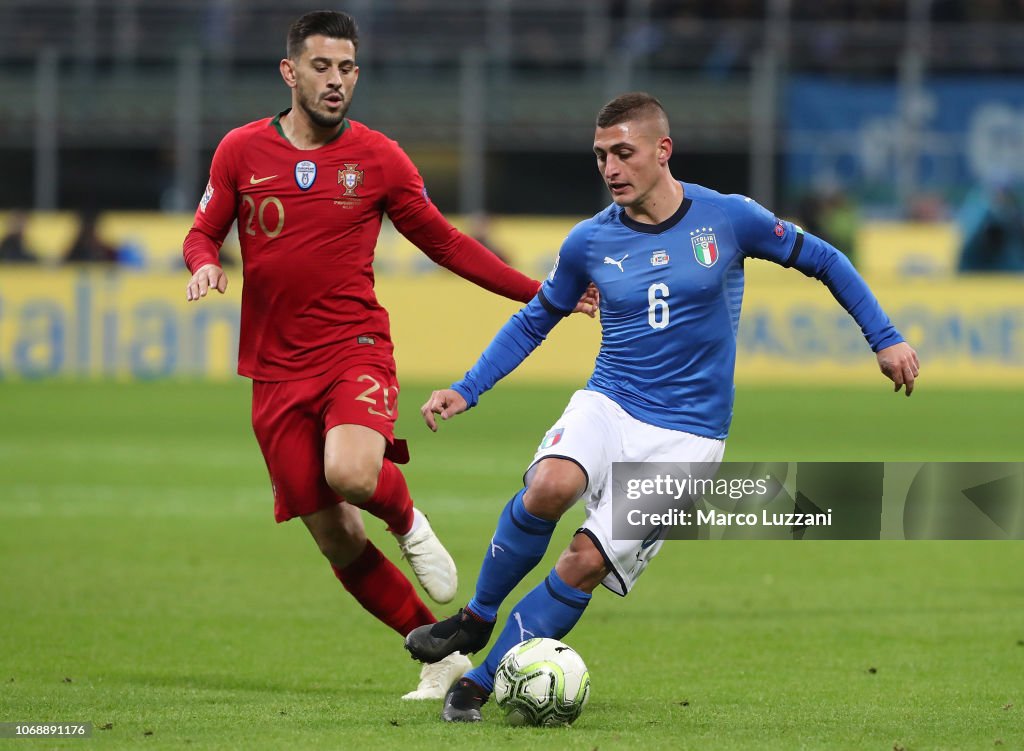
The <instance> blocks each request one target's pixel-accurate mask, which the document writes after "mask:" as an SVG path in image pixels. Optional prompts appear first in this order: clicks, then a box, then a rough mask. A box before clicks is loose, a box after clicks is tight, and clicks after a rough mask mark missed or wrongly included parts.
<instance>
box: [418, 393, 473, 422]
mask: <svg viewBox="0 0 1024 751" xmlns="http://www.w3.org/2000/svg"><path fill="white" fill-rule="evenodd" d="M467 409H469V405H468V404H467V403H466V400H465V398H464V397H463V396H462V394H460V393H459V392H458V391H456V390H455V389H441V390H440V391H435V392H433V393H432V394H431V395H430V398H429V399H427V403H426V404H424V405H423V406H422V407H420V414H421V415H423V421H424V422H425V423H426V424H427V427H428V428H430V429H431V430H432V431H434V432H435V433H436V432H437V420H436V419H435V418H434V415H441V419H442V420H447V419H448V418H450V417H455V415H457V414H459V413H460V412H465V411H466V410H467Z"/></svg>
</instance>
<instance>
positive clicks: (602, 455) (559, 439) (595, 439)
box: [523, 391, 725, 596]
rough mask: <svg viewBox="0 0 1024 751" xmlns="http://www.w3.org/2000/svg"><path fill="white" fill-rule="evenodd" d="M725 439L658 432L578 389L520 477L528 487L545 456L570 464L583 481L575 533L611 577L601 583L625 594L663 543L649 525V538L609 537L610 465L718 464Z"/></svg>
mask: <svg viewBox="0 0 1024 751" xmlns="http://www.w3.org/2000/svg"><path fill="white" fill-rule="evenodd" d="M724 453H725V441H720V440H717V439H715V438H705V437H704V436H699V435H694V434H693V433H685V432H683V431H681V430H669V429H668V428H659V427H657V426H655V425H651V424H649V423H646V422H641V421H640V420H637V419H636V418H635V417H632V416H630V415H629V414H627V413H626V411H625V410H624V409H622V407H620V406H619V405H618V404H616V403H615V402H614V401H612V400H611V399H609V398H608V397H607V396H605V395H604V394H601V393H598V392H597V391H577V392H576V393H575V394H573V396H572V399H570V400H569V404H568V406H567V407H566V408H565V411H564V412H563V413H562V416H561V417H559V418H558V420H557V421H556V422H555V424H554V425H553V426H552V427H551V430H549V431H548V432H547V434H546V435H545V436H544V440H543V441H542V442H541V445H540V447H539V448H538V449H537V453H536V454H535V455H534V457H533V462H531V464H530V466H529V468H528V469H527V470H526V474H525V476H524V478H523V480H524V483H525V484H526V485H527V486H529V484H530V480H531V479H532V478H533V472H534V469H535V468H536V467H537V463H538V462H539V461H540V460H541V459H546V458H549V457H553V458H559V459H568V460H570V461H573V462H575V463H576V464H578V465H579V466H580V468H581V469H582V470H583V473H584V474H585V475H586V477H587V487H586V490H584V491H583V498H584V499H585V500H586V505H587V518H586V520H585V521H584V522H583V526H582V527H580V528H579V529H578V530H577V534H579V533H582V534H585V535H587V537H589V538H590V539H591V540H592V541H593V543H594V545H596V546H597V549H598V550H599V551H601V555H602V556H603V557H604V560H605V565H607V566H608V568H609V569H610V570H611V573H610V574H608V576H607V577H605V579H604V581H603V582H602V584H604V586H606V587H607V588H608V589H610V590H611V591H612V592H615V593H616V594H618V595H622V596H625V595H626V594H628V593H629V591H630V590H631V589H632V588H633V584H634V583H636V580H637V578H638V577H639V576H640V574H642V573H643V571H644V569H645V568H647V564H648V563H650V561H651V559H652V558H654V556H656V555H657V554H658V551H659V550H660V549H661V545H662V542H664V540H662V539H661V537H660V536H659V532H658V531H657V529H656V528H655V527H653V526H652V535H653V537H652V536H650V535H649V536H648V539H646V540H643V541H640V540H616V539H614V537H613V535H612V463H613V462H687V463H688V462H701V463H706V464H711V465H717V464H718V463H719V462H721V461H722V455H723V454H724Z"/></svg>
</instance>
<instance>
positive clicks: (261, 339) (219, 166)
mask: <svg viewBox="0 0 1024 751" xmlns="http://www.w3.org/2000/svg"><path fill="white" fill-rule="evenodd" d="M282 114H284V113H282ZM280 117H281V115H278V116H277V117H274V118H266V119H263V120H258V121H256V122H253V123H249V124H248V125H244V126H242V127H241V128H236V129H235V130H233V131H231V132H230V133H228V134H227V135H226V136H225V137H224V139H223V140H222V141H221V143H220V145H219V146H218V147H217V151H216V153H215V154H214V156H213V163H212V165H211V166H210V182H209V185H208V186H207V188H206V192H205V193H204V194H203V198H202V200H201V201H200V204H199V208H198V210H197V211H196V216H195V222H194V223H193V225H192V229H191V230H190V231H189V233H188V236H187V237H186V238H185V243H184V254H185V262H186V263H187V264H188V268H189V270H190V271H192V272H193V273H194V272H195V271H196V269H198V268H199V267H200V266H202V265H204V264H207V263H217V262H218V261H217V259H218V251H219V249H220V245H221V243H222V242H223V241H224V237H225V236H226V235H227V233H228V231H229V230H230V228H231V224H232V223H233V222H234V221H235V219H236V218H237V219H238V237H239V241H240V244H241V248H242V271H243V274H244V276H245V284H244V286H243V288H242V316H241V334H240V340H239V351H238V372H239V373H240V374H241V375H244V376H248V377H249V378H253V379H256V380H261V381H288V380H295V379H299V378H308V377H311V376H315V375H319V374H320V373H323V372H325V371H327V370H328V369H329V368H331V367H333V366H334V365H335V364H337V363H339V362H340V361H341V360H343V359H344V358H346V357H358V356H359V354H360V353H362V352H365V355H366V356H367V357H370V358H373V359H376V358H375V356H379V355H386V356H387V357H389V358H390V357H391V356H392V351H393V347H392V344H391V332H390V326H389V321H388V315H387V311H385V310H384V308H383V307H382V306H381V305H380V303H379V302H378V301H377V297H376V295H375V294H374V290H373V283H374V277H373V255H374V247H375V245H376V243H377V236H378V235H379V233H380V228H381V221H382V218H383V216H384V214H385V213H387V215H388V216H389V217H390V219H391V221H392V223H393V224H394V225H395V228H396V229H398V231H399V232H401V233H402V234H403V235H405V236H406V237H407V238H409V239H410V240H411V241H412V242H413V243H414V244H415V245H416V246H417V247H418V248H420V250H422V251H423V252H424V253H426V254H427V255H428V256H429V257H430V258H431V259H433V260H434V261H435V262H437V263H439V264H441V265H443V266H445V267H446V268H449V269H451V270H452V271H454V272H455V273H457V274H459V275H460V276H462V277H464V278H466V279H469V280H470V281H473V282H475V283H477V284H479V285H480V286H481V287H484V288H485V289H488V290H490V291H492V292H495V293H497V294H501V295H504V296H505V297H509V298H511V299H514V300H519V301H520V302H527V301H529V300H530V299H531V298H532V297H533V296H534V295H535V294H536V292H537V289H538V288H539V283H538V282H536V281H534V280H533V279H530V278H529V277H527V276H524V275H523V274H521V273H519V272H518V271H516V270H515V269H512V268H510V267H509V266H507V265H505V264H504V263H502V262H501V261H500V260H499V259H498V258H497V257H496V256H495V255H494V254H493V253H491V252H490V251H489V250H487V249H486V248H484V247H483V246H482V245H480V244H479V243H478V242H476V241H475V240H473V239H472V238H469V237H467V236H466V235H463V234H462V233H461V232H458V231H457V230H456V229H455V228H454V227H452V226H451V225H450V224H449V223H448V222H447V220H445V219H444V217H443V216H441V213H440V212H439V211H438V210H437V208H436V207H435V206H434V205H433V204H432V203H431V202H430V200H429V199H428V198H427V194H426V191H425V189H424V187H423V179H422V178H421V177H420V175H419V173H418V172H417V170H416V167H415V166H414V165H413V163H412V161H411V160H410V159H409V157H408V156H407V155H406V154H405V152H404V151H402V149H401V148H400V147H399V146H398V144H397V143H395V142H394V141H392V140H391V139H389V138H387V137H386V136H384V135H383V134H382V133H379V132H377V131H375V130H371V129H370V128H367V127H366V126H365V125H362V124H361V123H357V122H354V121H352V120H345V121H344V123H343V124H342V125H341V127H340V129H339V132H338V135H337V136H336V137H335V138H334V139H333V140H332V141H330V142H329V143H327V144H325V145H323V146H321V147H319V148H316V149H310V150H302V149H298V148H296V147H295V146H293V145H292V144H291V143H290V142H289V141H288V140H287V138H285V136H284V132H283V131H282V130H281V126H280V123H279V119H280Z"/></svg>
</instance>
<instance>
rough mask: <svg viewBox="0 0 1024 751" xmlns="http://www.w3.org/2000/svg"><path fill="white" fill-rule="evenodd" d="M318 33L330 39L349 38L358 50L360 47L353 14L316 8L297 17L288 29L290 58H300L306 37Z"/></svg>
mask: <svg viewBox="0 0 1024 751" xmlns="http://www.w3.org/2000/svg"><path fill="white" fill-rule="evenodd" d="M317 35H320V36H325V37H327V38H329V39H348V40H349V41H350V42H352V46H353V47H355V48H356V50H358V49H359V29H358V28H356V22H355V19H354V18H352V16H350V15H349V14H348V13H342V12H340V11H336V10H314V11H310V12H309V13H307V14H305V15H304V16H300V17H299V18H297V19H295V23H293V24H292V27H291V28H290V29H288V50H287V53H288V58H289V59H290V60H298V59H299V57H300V56H301V55H302V50H303V47H304V46H305V44H306V38H307V37H311V36H317Z"/></svg>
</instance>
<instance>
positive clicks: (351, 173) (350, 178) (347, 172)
mask: <svg viewBox="0 0 1024 751" xmlns="http://www.w3.org/2000/svg"><path fill="white" fill-rule="evenodd" d="M358 166H359V165H358V164H346V165H345V169H340V170H338V185H344V186H345V195H346V196H355V197H356V198H358V197H359V194H358V193H356V188H358V187H359V186H360V185H362V184H363V171H362V170H361V169H356V167H358Z"/></svg>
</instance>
